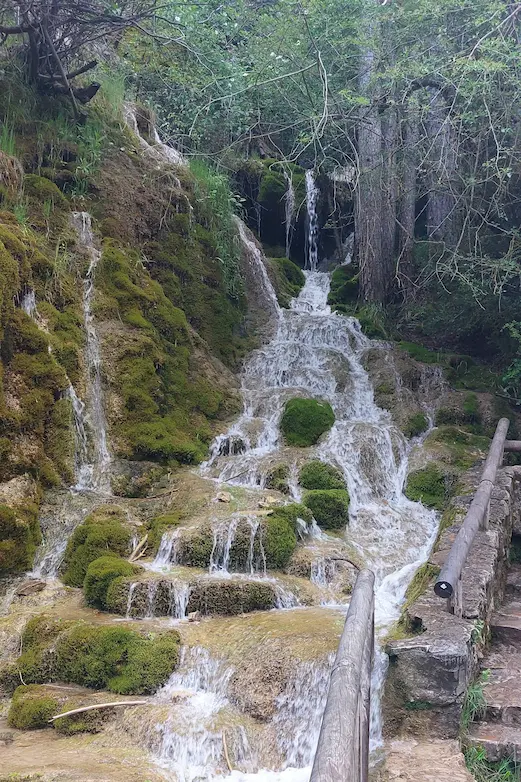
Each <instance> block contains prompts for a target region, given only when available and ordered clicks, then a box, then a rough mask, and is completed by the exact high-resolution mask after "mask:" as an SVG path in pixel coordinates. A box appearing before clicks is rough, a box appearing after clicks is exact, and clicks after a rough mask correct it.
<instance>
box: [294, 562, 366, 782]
mask: <svg viewBox="0 0 521 782" xmlns="http://www.w3.org/2000/svg"><path fill="white" fill-rule="evenodd" d="M373 644H374V573H372V572H371V571H370V570H362V571H360V573H359V574H358V578H357V580H356V584H355V588H354V590H353V594H352V595H351V602H350V604H349V610H348V612H347V617H346V621H345V625H344V629H343V632H342V636H341V638H340V643H339V645H338V651H337V655H336V659H335V663H334V665H333V670H332V671H331V677H330V680H329V691H328V695H327V702H326V708H325V710H324V716H323V718H322V726H321V728H320V736H319V739H318V747H317V751H316V754H315V760H314V763H313V770H312V772H311V780H310V782H367V780H368V774H369V721H370V694H371V668H372V658H373Z"/></svg>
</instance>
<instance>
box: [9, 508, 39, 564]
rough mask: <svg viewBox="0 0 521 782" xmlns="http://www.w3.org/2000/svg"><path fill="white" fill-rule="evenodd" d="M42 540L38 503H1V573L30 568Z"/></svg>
mask: <svg viewBox="0 0 521 782" xmlns="http://www.w3.org/2000/svg"><path fill="white" fill-rule="evenodd" d="M40 540H41V533H40V527H39V524H38V508H37V507H36V505H34V504H33V503H30V502H28V503H25V504H24V505H18V506H16V507H10V506H8V505H1V504H0V574H9V573H20V572H23V571H25V570H28V569H29V568H30V567H31V566H32V564H33V559H34V554H35V551H36V547H37V545H38V543H39V542H40Z"/></svg>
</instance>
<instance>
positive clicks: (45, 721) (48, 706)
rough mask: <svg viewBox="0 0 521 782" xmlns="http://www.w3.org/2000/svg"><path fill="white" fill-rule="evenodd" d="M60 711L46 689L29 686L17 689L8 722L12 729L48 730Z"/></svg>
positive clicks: (33, 685) (34, 685) (56, 702)
mask: <svg viewBox="0 0 521 782" xmlns="http://www.w3.org/2000/svg"><path fill="white" fill-rule="evenodd" d="M57 709H58V701H57V700H56V699H55V698H53V697H52V696H50V695H49V694H48V693H46V691H45V687H41V686H39V685H37V684H29V685H25V686H23V685H22V686H20V687H17V688H16V690H15V691H14V694H13V699H12V701H11V705H10V707H9V712H8V715H7V722H8V724H9V725H10V726H11V728H17V729H18V730H34V729H35V728H48V727H49V720H50V719H51V717H53V716H54V715H55V714H56V712H57Z"/></svg>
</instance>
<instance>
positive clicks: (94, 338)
mask: <svg viewBox="0 0 521 782" xmlns="http://www.w3.org/2000/svg"><path fill="white" fill-rule="evenodd" d="M72 224H73V227H74V229H75V230H76V232H77V234H78V239H79V243H80V245H81V246H82V248H83V249H84V250H85V252H86V254H87V257H88V258H89V266H88V269H87V274H86V275H85V278H84V280H83V320H84V325H85V335H86V347H85V363H86V366H87V372H88V376H87V411H88V421H89V425H90V429H91V431H92V451H93V453H92V457H91V460H90V461H89V462H87V463H83V464H82V465H81V469H80V470H79V475H78V480H77V484H76V489H77V490H78V491H85V490H95V491H97V492H99V493H100V494H108V495H110V494H111V489H110V473H109V467H110V462H111V457H110V453H109V449H108V444H107V421H106V417H105V410H104V398H103V386H102V380H101V348H100V342H99V337H98V332H97V329H96V324H95V321H94V315H93V313H92V303H93V299H94V276H95V272H96V267H97V265H98V263H99V261H100V259H101V251H100V250H98V249H97V247H96V245H95V242H94V236H93V233H92V221H91V216H90V215H89V213H88V212H73V213H72ZM73 401H74V400H73Z"/></svg>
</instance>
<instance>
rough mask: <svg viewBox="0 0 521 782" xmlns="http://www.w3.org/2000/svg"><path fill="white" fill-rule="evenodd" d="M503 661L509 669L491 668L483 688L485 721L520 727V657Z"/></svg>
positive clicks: (511, 657)
mask: <svg viewBox="0 0 521 782" xmlns="http://www.w3.org/2000/svg"><path fill="white" fill-rule="evenodd" d="M505 659H506V660H507V661H508V662H509V663H510V665H509V667H505V668H495V669H492V668H491V669H490V675H489V678H488V681H487V683H486V684H485V685H484V686H483V694H484V696H485V700H486V702H487V710H486V715H485V719H486V720H487V721H488V722H489V723H490V722H495V723H502V724H503V725H509V726H521V667H519V666H521V657H519V656H517V657H514V656H510V657H508V658H505ZM511 666H513V667H511Z"/></svg>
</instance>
